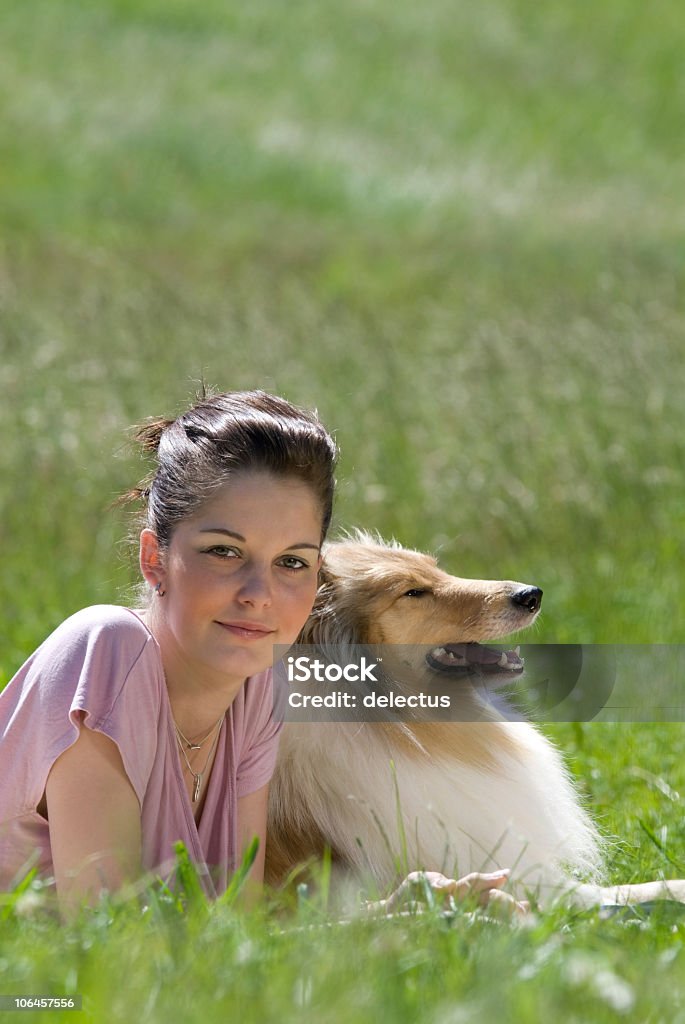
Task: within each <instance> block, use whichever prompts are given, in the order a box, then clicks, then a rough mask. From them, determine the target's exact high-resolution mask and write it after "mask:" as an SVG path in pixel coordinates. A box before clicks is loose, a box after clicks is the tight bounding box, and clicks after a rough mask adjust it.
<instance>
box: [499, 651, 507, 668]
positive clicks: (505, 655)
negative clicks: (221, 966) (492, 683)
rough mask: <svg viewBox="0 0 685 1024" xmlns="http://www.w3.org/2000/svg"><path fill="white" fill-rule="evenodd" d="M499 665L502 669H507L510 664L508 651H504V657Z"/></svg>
mask: <svg viewBox="0 0 685 1024" xmlns="http://www.w3.org/2000/svg"><path fill="white" fill-rule="evenodd" d="M497 664H498V666H499V667H500V668H506V667H507V665H508V664H509V659H508V658H507V652H506V651H502V656H501V658H500V659H499V661H498V662H497Z"/></svg>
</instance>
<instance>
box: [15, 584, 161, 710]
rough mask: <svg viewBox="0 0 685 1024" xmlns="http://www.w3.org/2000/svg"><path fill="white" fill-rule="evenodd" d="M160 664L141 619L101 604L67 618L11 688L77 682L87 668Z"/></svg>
mask: <svg viewBox="0 0 685 1024" xmlns="http://www.w3.org/2000/svg"><path fill="white" fill-rule="evenodd" d="M148 658H153V659H155V661H156V660H158V659H159V654H158V647H157V643H156V641H155V639H154V637H153V635H152V633H151V632H150V630H149V629H148V628H147V626H146V625H145V623H144V622H143V621H142V619H141V618H140V617H139V615H138V614H136V613H135V612H133V611H132V610H131V609H129V608H124V607H122V606H120V605H109V604H98V605H91V606H90V607H87V608H82V609H81V610H80V611H77V612H75V613H74V614H73V615H70V616H69V617H68V618H67V619H64V621H63V622H61V623H60V624H59V625H58V626H57V627H56V629H54V630H53V632H52V633H50V635H49V636H48V637H46V639H45V640H44V641H43V642H42V643H41V644H40V646H39V647H38V648H36V650H35V651H34V652H33V654H31V655H30V657H29V658H28V660H27V661H26V662H24V664H23V665H22V666H21V668H20V669H19V671H18V672H17V674H16V675H15V677H14V678H13V679H12V680H10V683H9V684H8V687H7V689H8V690H9V689H10V688H11V687H12V685H14V686H15V687H16V686H19V685H21V686H24V685H25V684H26V683H30V682H32V681H37V680H38V679H39V678H40V679H41V680H42V681H43V683H44V684H47V683H48V681H49V680H51V679H59V678H61V677H64V676H68V677H69V678H72V679H73V678H74V677H75V676H78V675H80V674H81V670H82V669H86V668H88V669H89V673H90V674H92V673H93V671H104V670H107V669H108V668H111V670H112V671H115V672H117V671H118V672H121V671H123V672H124V673H126V672H127V671H128V669H130V668H131V666H133V665H134V664H136V663H138V662H140V661H141V659H142V660H143V661H145V662H146V663H147V660H148Z"/></svg>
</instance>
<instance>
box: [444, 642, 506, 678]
mask: <svg viewBox="0 0 685 1024" xmlns="http://www.w3.org/2000/svg"><path fill="white" fill-rule="evenodd" d="M428 662H429V664H430V665H432V667H433V668H436V669H440V670H442V669H445V670H446V671H450V672H462V673H464V672H467V673H468V671H469V669H470V667H471V666H475V665H477V666H478V668H479V671H480V672H481V674H482V673H485V672H496V671H497V670H499V669H505V670H506V671H509V672H521V671H523V658H522V657H521V656H520V651H519V648H518V647H516V648H514V650H513V651H502V650H498V649H497V648H496V647H486V646H485V645H484V644H477V643H470V644H449V643H448V644H443V645H442V646H441V647H435V648H434V649H433V650H432V651H431V652H430V655H429V656H428Z"/></svg>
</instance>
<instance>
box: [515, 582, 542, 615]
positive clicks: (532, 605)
mask: <svg viewBox="0 0 685 1024" xmlns="http://www.w3.org/2000/svg"><path fill="white" fill-rule="evenodd" d="M511 599H512V601H513V602H514V604H519V605H521V607H522V608H525V609H526V610H527V611H529V612H531V614H532V613H533V612H536V611H537V610H538V608H539V607H540V605H541V604H542V591H541V590H540V588H539V587H521V589H520V590H517V591H516V592H515V593H514V594H512V595H511Z"/></svg>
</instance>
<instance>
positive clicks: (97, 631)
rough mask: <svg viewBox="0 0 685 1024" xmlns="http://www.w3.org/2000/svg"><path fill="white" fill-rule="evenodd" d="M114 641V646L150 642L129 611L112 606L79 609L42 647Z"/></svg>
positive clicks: (137, 615)
mask: <svg viewBox="0 0 685 1024" xmlns="http://www.w3.org/2000/svg"><path fill="white" fill-rule="evenodd" d="M109 638H112V639H116V642H117V644H121V643H124V644H125V643H126V642H127V641H131V642H133V643H138V644H144V643H147V642H148V641H150V640H154V637H153V636H152V633H151V632H150V630H149V629H148V627H147V626H146V625H145V623H144V622H143V620H142V619H141V617H140V613H137V612H134V611H133V610H132V609H131V608H125V607H123V606H122V605H116V604H94V605H90V606H89V607H87V608H81V609H80V611H77V612H74V614H73V615H70V616H69V617H68V618H66V619H64V621H63V622H61V623H60V625H59V626H57V628H56V629H55V630H54V631H53V632H52V633H51V634H50V636H49V637H48V638H47V639H46V641H45V643H60V644H64V643H69V642H86V643H88V642H90V641H93V640H95V641H97V640H100V639H102V641H103V642H106V641H107V639H109Z"/></svg>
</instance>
